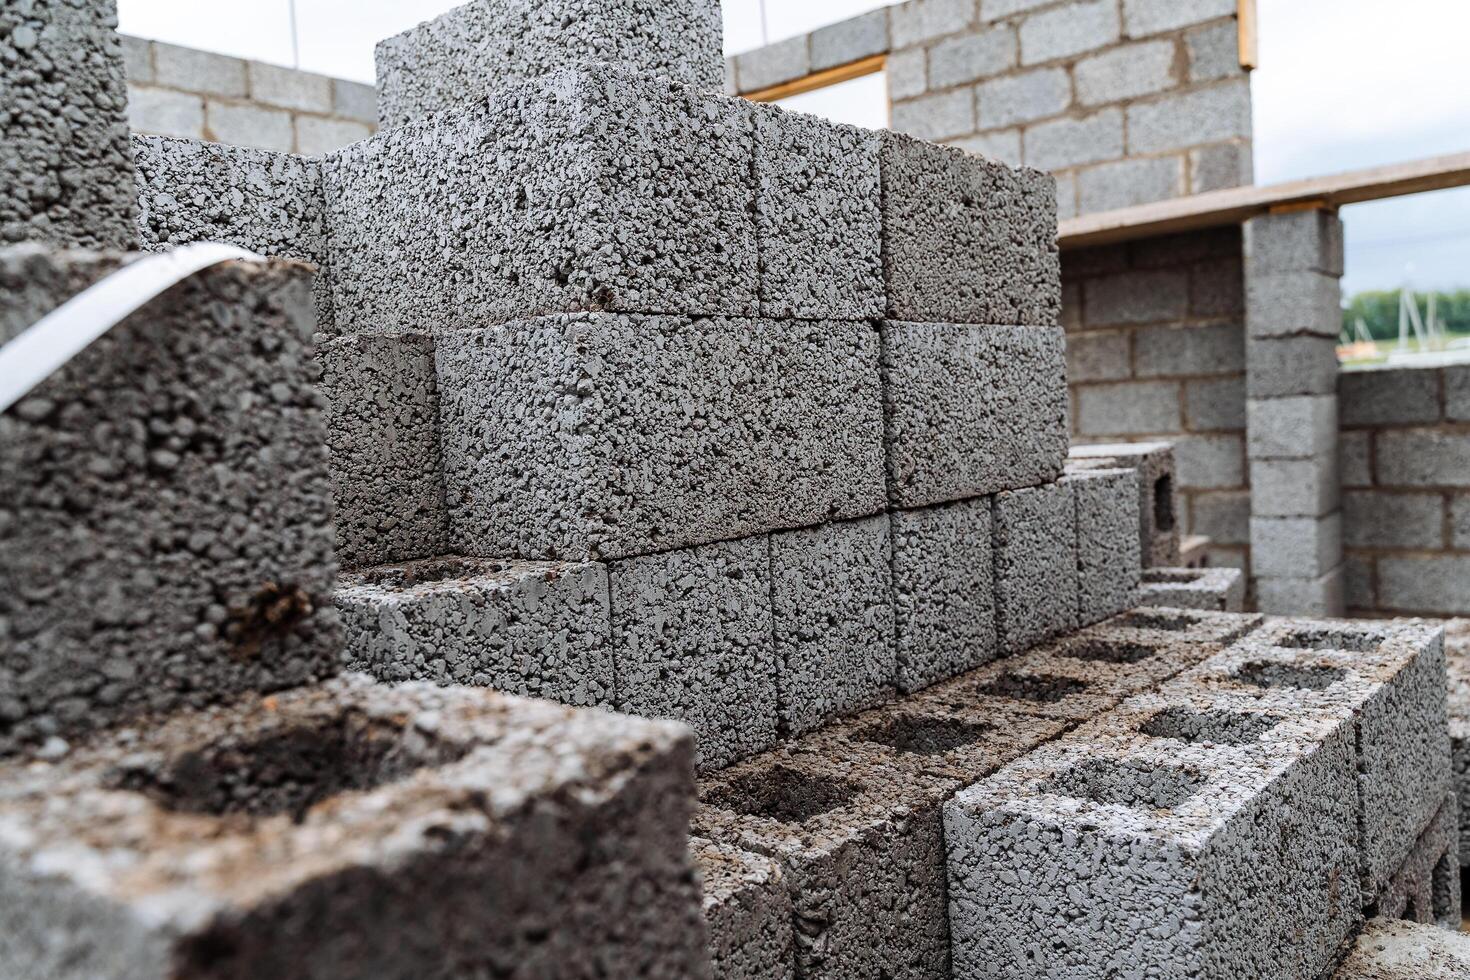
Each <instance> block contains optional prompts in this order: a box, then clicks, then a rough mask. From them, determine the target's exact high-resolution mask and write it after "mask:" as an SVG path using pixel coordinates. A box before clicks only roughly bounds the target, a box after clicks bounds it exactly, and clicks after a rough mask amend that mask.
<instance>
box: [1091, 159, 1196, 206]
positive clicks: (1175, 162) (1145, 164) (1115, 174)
mask: <svg viewBox="0 0 1470 980" xmlns="http://www.w3.org/2000/svg"><path fill="white" fill-rule="evenodd" d="M1077 193H1078V198H1077V206H1078V208H1079V209H1080V210H1081V211H1082V213H1084V214H1090V213H1092V212H1095V211H1114V210H1117V209H1119V208H1131V207H1136V206H1137V205H1140V204H1151V203H1153V202H1154V201H1164V200H1168V199H1169V198H1172V197H1180V196H1182V195H1183V194H1184V193H1185V183H1184V161H1183V158H1181V157H1152V158H1147V159H1137V160H1131V159H1130V160H1119V161H1117V162H1115V163H1104V164H1100V165H1099V166H1096V167H1088V168H1087V169H1086V170H1083V171H1082V172H1081V173H1080V174H1079V175H1078V178H1077Z"/></svg>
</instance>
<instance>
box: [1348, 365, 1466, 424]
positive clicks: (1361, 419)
mask: <svg viewBox="0 0 1470 980" xmlns="http://www.w3.org/2000/svg"><path fill="white" fill-rule="evenodd" d="M1439 386H1440V378H1439V372H1438V371H1435V370H1429V371H1426V370H1424V369H1422V368H1421V369H1417V370H1416V369H1410V370H1404V369H1398V370H1391V369H1390V370H1383V369H1377V370H1366V371H1344V372H1342V375H1341V377H1339V378H1338V382H1337V396H1338V408H1337V411H1338V416H1339V417H1340V419H1341V421H1342V424H1343V425H1344V426H1347V427H1350V428H1365V429H1366V428H1375V427H1378V426H1386V425H1414V424H1416V423H1425V422H1431V423H1432V422H1438V421H1439V417H1440V412H1439Z"/></svg>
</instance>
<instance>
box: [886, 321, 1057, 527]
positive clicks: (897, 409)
mask: <svg viewBox="0 0 1470 980" xmlns="http://www.w3.org/2000/svg"><path fill="white" fill-rule="evenodd" d="M1063 344H1064V338H1063V336H1062V332H1061V330H1060V329H1056V328H1048V327H1004V326H999V327H997V326H989V327H977V326H970V325H966V324H958V323H901V322H897V321H888V322H886V323H885V324H884V325H883V400H884V405H883V409H884V414H885V416H886V418H887V423H888V429H887V460H888V493H889V498H890V499H891V500H892V501H893V503H895V504H897V505H898V506H900V507H921V506H924V505H927V504H936V503H943V502H945V501H951V500H964V499H967V498H970V497H979V496H983V495H985V494H991V493H995V492H996V491H999V490H1014V489H1017V488H1019V487H1029V486H1034V485H1036V484H1040V483H1046V482H1048V481H1051V480H1054V479H1056V478H1057V477H1058V476H1059V475H1061V472H1062V465H1063V463H1064V462H1065V460H1066V456H1067V385H1066V369H1065V367H1064V361H1065V357H1064V353H1063Z"/></svg>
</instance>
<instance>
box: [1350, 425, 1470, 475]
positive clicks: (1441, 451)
mask: <svg viewBox="0 0 1470 980" xmlns="http://www.w3.org/2000/svg"><path fill="white" fill-rule="evenodd" d="M1374 449H1375V452H1374V463H1375V467H1374V472H1375V474H1376V476H1377V482H1378V483H1379V485H1381V486H1390V487H1395V486H1397V487H1436V486H1439V487H1470V436H1467V435H1464V434H1461V433H1459V432H1455V431H1445V430H1443V429H1390V430H1387V431H1384V432H1379V433H1376V434H1375V436H1374Z"/></svg>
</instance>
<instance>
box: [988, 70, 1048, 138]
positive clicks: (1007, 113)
mask: <svg viewBox="0 0 1470 980" xmlns="http://www.w3.org/2000/svg"><path fill="white" fill-rule="evenodd" d="M975 95H976V102H977V106H978V110H979V115H978V116H977V117H976V120H977V121H978V122H979V124H980V128H981V129H996V128H998V127H1000V126H1014V125H1016V124H1017V123H1028V122H1032V121H1034V120H1037V119H1046V118H1048V117H1049V116H1055V115H1059V114H1061V113H1062V112H1064V111H1065V110H1066V109H1067V107H1068V106H1070V105H1071V104H1072V82H1071V79H1070V78H1069V77H1068V76H1067V71H1066V69H1064V68H1039V69H1036V70H1035V71H1027V72H1022V73H1020V74H1016V75H1003V76H1001V77H1000V78H993V79H991V80H990V81H988V82H982V83H981V84H980V85H978V86H977V87H976V89H975Z"/></svg>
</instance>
